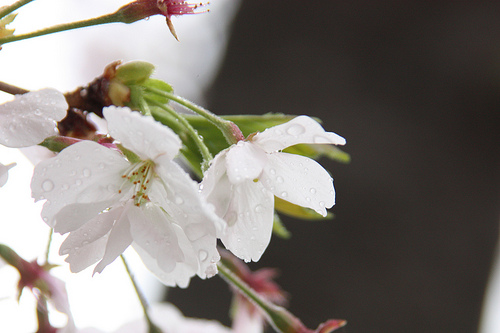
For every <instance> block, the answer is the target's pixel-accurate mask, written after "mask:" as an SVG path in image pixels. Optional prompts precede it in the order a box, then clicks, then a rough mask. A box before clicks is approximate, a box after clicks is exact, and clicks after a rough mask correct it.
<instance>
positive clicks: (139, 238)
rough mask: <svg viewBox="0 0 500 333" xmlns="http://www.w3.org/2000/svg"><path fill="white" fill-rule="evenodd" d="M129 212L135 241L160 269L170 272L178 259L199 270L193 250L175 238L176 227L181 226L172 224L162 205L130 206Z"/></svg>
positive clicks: (176, 235)
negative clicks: (133, 207)
mask: <svg viewBox="0 0 500 333" xmlns="http://www.w3.org/2000/svg"><path fill="white" fill-rule="evenodd" d="M129 214H130V215H129V218H130V226H131V234H132V237H133V239H134V242H135V243H137V244H138V245H140V246H141V247H142V248H143V249H144V250H146V251H147V252H148V253H149V255H150V256H151V257H152V258H155V259H156V261H157V263H158V267H159V268H160V269H161V270H162V271H163V272H165V273H171V272H172V271H173V270H174V269H175V266H176V263H177V262H188V264H189V265H190V266H192V267H193V270H194V271H196V270H197V269H198V263H197V260H196V258H194V253H189V252H190V251H191V252H192V249H191V247H190V246H189V245H187V246H186V244H185V242H184V239H182V238H181V239H179V237H178V233H177V230H176V229H181V228H180V227H179V226H176V225H174V224H173V223H172V222H171V220H170V219H169V218H168V216H167V214H165V212H163V211H162V210H161V208H159V207H158V206H157V205H155V204H146V205H143V206H142V207H141V208H136V209H131V210H130V213H129ZM181 230H182V229H181ZM181 233H182V231H181ZM183 238H185V236H184V237H183Z"/></svg>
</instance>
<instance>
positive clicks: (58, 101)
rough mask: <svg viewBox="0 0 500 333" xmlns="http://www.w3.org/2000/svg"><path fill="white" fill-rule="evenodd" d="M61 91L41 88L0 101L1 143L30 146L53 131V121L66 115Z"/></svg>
mask: <svg viewBox="0 0 500 333" xmlns="http://www.w3.org/2000/svg"><path fill="white" fill-rule="evenodd" d="M67 109H68V104H67V103H66V99H65V98H64V95H63V94H62V93H60V92H59V91H57V90H54V89H42V90H39V91H32V92H28V93H26V94H24V95H16V97H15V99H14V100H13V101H10V102H7V103H4V104H2V105H0V144H2V145H4V146H6V147H11V148H20V147H29V146H33V145H36V144H38V143H40V142H42V141H43V140H44V139H45V138H47V137H49V136H53V135H56V134H57V133H56V131H55V127H56V122H57V121H59V120H61V119H63V118H64V117H65V116H66V110H67Z"/></svg>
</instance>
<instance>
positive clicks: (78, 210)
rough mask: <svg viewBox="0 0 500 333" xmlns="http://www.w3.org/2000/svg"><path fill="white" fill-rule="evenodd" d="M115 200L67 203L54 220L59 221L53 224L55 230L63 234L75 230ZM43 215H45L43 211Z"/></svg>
mask: <svg viewBox="0 0 500 333" xmlns="http://www.w3.org/2000/svg"><path fill="white" fill-rule="evenodd" d="M115 202H116V200H114V199H111V200H105V201H99V202H92V203H83V204H80V203H75V204H69V205H66V206H64V207H63V208H61V210H60V211H59V212H57V214H56V215H55V216H54V221H56V222H57V223H56V224H55V225H54V226H53V228H54V231H55V232H58V233H60V234H61V235H64V234H65V233H67V232H71V231H75V230H76V229H79V228H80V227H82V226H83V225H85V224H86V223H87V222H88V221H90V220H92V219H93V218H94V217H95V216H96V215H98V214H99V213H101V212H102V211H103V210H105V209H106V208H109V207H111V206H112V205H113V204H114V203H115ZM44 207H45V206H44ZM42 216H44V215H43V213H42Z"/></svg>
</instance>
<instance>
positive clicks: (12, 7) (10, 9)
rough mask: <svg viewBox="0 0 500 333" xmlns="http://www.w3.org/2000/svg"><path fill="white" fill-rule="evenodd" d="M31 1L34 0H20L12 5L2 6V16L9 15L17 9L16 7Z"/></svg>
mask: <svg viewBox="0 0 500 333" xmlns="http://www.w3.org/2000/svg"><path fill="white" fill-rule="evenodd" d="M31 1H33V0H19V1H16V2H15V3H13V4H12V5H10V6H4V7H0V18H2V17H5V16H7V15H9V14H10V13H12V12H13V11H15V10H16V9H18V8H21V7H22V6H24V5H26V4H28V3H30V2H31Z"/></svg>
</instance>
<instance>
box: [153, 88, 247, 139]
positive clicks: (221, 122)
mask: <svg viewBox="0 0 500 333" xmlns="http://www.w3.org/2000/svg"><path fill="white" fill-rule="evenodd" d="M146 90H148V91H149V92H152V93H155V94H158V95H160V96H163V97H166V98H168V99H170V100H172V101H174V102H176V103H178V104H180V105H182V106H184V107H185V108H187V109H189V110H191V111H193V112H195V113H197V114H199V115H200V116H202V117H204V118H206V119H207V120H208V121H210V122H211V123H212V124H214V125H215V126H216V127H217V128H218V129H219V130H220V131H221V132H222V134H223V135H224V138H225V139H226V141H227V142H228V143H229V144H230V145H232V144H235V143H237V142H238V141H241V140H244V139H245V137H244V135H243V133H241V130H240V129H239V128H238V126H236V124H235V123H233V122H232V121H229V120H225V119H223V118H221V117H219V116H217V115H216V114H214V113H212V112H210V111H208V110H207V109H205V108H203V107H201V106H199V105H196V104H195V103H193V102H191V101H188V100H187V99H185V98H183V97H180V96H177V95H175V94H173V93H170V92H167V91H163V90H160V89H157V88H153V87H146Z"/></svg>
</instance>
